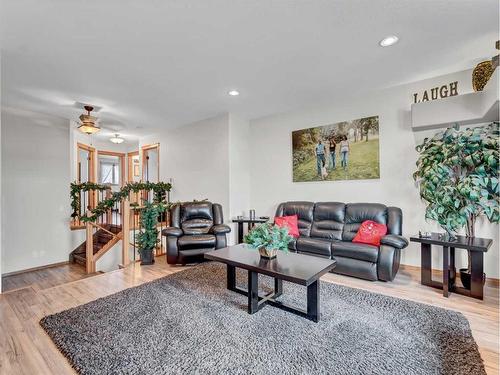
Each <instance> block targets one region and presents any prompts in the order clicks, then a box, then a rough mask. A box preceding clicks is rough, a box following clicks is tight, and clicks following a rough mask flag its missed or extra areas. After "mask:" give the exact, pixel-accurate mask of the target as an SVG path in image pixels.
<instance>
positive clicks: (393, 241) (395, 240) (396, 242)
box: [380, 234, 408, 249]
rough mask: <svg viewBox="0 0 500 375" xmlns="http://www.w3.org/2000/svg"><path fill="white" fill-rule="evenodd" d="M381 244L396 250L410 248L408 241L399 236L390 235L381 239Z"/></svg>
mask: <svg viewBox="0 0 500 375" xmlns="http://www.w3.org/2000/svg"><path fill="white" fill-rule="evenodd" d="M380 244H381V245H387V246H392V247H395V248H396V249H404V248H405V247H406V246H408V240H407V239H406V238H404V237H403V236H398V235H397V234H388V235H387V236H384V237H382V238H381V239H380Z"/></svg>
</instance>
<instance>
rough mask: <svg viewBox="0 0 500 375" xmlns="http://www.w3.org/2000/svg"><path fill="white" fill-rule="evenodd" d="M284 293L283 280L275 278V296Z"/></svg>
mask: <svg viewBox="0 0 500 375" xmlns="http://www.w3.org/2000/svg"><path fill="white" fill-rule="evenodd" d="M282 294H283V280H281V279H276V278H275V279H274V298H277V297H279V296H281V295H282Z"/></svg>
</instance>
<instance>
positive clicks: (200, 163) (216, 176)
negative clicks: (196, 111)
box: [139, 115, 229, 220]
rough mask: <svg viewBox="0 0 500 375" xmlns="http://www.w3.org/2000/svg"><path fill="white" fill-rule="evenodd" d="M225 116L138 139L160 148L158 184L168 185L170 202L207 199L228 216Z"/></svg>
mask: <svg viewBox="0 0 500 375" xmlns="http://www.w3.org/2000/svg"><path fill="white" fill-rule="evenodd" d="M228 129H229V116H228V115H222V116H218V117H214V118H210V119H207V120H203V121H199V122H195V123H193V124H190V125H185V126H182V127H179V128H176V129H173V130H168V131H167V130H166V131H163V132H159V133H157V134H154V135H151V136H146V137H143V138H141V139H140V141H139V144H140V147H142V146H143V145H146V144H152V143H159V144H160V181H165V182H167V181H169V179H170V178H172V179H173V181H172V185H173V188H172V191H171V195H170V196H171V200H172V201H191V200H193V199H198V200H200V199H208V200H210V201H211V202H214V203H220V204H221V205H222V207H223V208H224V219H225V220H227V219H228V215H229V149H228V142H229V132H228Z"/></svg>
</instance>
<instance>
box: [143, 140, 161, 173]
mask: <svg viewBox="0 0 500 375" xmlns="http://www.w3.org/2000/svg"><path fill="white" fill-rule="evenodd" d="M153 149H156V150H157V152H158V172H157V176H158V181H150V182H160V144H159V143H152V144H150V145H144V146H142V147H141V158H142V171H141V175H142V180H143V181H146V179H145V178H144V171H145V169H146V168H144V166H145V165H146V158H145V157H144V155H145V153H146V151H148V150H153Z"/></svg>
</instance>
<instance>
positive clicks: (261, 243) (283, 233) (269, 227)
mask: <svg viewBox="0 0 500 375" xmlns="http://www.w3.org/2000/svg"><path fill="white" fill-rule="evenodd" d="M292 240H293V238H292V237H291V236H290V235H289V234H288V228H286V227H279V226H277V225H274V224H270V223H265V224H261V225H258V226H256V227H255V228H253V229H252V230H251V231H250V232H248V233H247V235H246V236H245V238H244V241H245V243H247V244H249V245H250V246H252V247H254V248H257V249H258V250H259V253H260V256H261V257H262V258H266V259H272V258H276V256H277V253H278V251H279V250H281V251H285V252H287V251H288V243H289V242H290V241H292Z"/></svg>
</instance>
